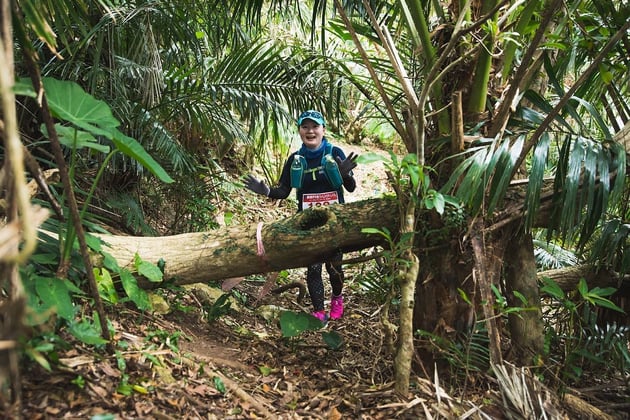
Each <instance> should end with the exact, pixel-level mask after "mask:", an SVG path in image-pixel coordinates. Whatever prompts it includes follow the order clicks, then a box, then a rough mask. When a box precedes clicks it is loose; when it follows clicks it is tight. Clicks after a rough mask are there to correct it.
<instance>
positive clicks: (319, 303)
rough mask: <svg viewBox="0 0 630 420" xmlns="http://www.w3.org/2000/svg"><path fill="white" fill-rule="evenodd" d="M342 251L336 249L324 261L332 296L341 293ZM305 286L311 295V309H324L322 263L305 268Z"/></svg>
mask: <svg viewBox="0 0 630 420" xmlns="http://www.w3.org/2000/svg"><path fill="white" fill-rule="evenodd" d="M342 258H343V253H342V252H341V251H340V250H338V251H337V252H335V254H334V255H333V256H332V258H331V259H330V260H328V261H327V262H326V271H327V272H328V277H329V278H330V286H331V288H332V292H333V295H334V296H339V295H341V291H342V290H343V281H344V276H343V269H342V268H341V260H342ZM306 286H307V287H308V293H309V295H310V296H311V302H312V303H313V309H314V310H315V311H323V310H324V282H323V281H322V264H321V263H318V264H312V265H309V266H308V269H307V270H306Z"/></svg>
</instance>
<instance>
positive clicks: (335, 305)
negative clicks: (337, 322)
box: [330, 295, 343, 319]
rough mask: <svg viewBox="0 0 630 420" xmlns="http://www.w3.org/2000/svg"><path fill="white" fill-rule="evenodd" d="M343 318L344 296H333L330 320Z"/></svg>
mask: <svg viewBox="0 0 630 420" xmlns="http://www.w3.org/2000/svg"><path fill="white" fill-rule="evenodd" d="M342 316H343V296H341V295H340V296H333V297H332V299H330V319H339V318H341V317H342Z"/></svg>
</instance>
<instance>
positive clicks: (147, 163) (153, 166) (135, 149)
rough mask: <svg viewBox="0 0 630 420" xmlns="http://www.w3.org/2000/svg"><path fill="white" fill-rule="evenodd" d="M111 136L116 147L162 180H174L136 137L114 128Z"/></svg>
mask: <svg viewBox="0 0 630 420" xmlns="http://www.w3.org/2000/svg"><path fill="white" fill-rule="evenodd" d="M108 138H111V139H112V141H113V142H114V144H115V145H116V148H118V150H120V151H121V152H123V153H124V154H125V155H126V156H129V157H131V158H134V159H135V160H137V161H138V162H139V163H140V164H141V165H142V166H144V167H145V168H146V169H148V170H149V171H150V172H151V173H152V174H153V175H155V176H156V177H157V178H158V179H159V180H160V181H162V182H165V183H171V182H173V178H171V177H170V176H169V175H168V174H167V173H166V171H165V170H164V168H162V166H161V165H160V164H159V163H157V162H156V161H155V159H153V158H152V157H151V155H149V154H148V153H147V151H146V150H145V149H144V147H142V145H141V144H140V143H138V141H137V140H136V139H133V138H131V137H129V136H126V135H124V134H123V133H121V132H120V131H118V130H115V129H112V130H111V131H110V132H109V137H108Z"/></svg>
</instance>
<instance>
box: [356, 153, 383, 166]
mask: <svg viewBox="0 0 630 420" xmlns="http://www.w3.org/2000/svg"><path fill="white" fill-rule="evenodd" d="M384 160H385V157H384V156H383V155H379V154H378V153H374V152H367V153H362V154H360V155H359V157H358V158H357V163H358V164H360V165H368V164H370V163H374V162H382V161H384Z"/></svg>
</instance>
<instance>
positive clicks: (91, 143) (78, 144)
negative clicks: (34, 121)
mask: <svg viewBox="0 0 630 420" xmlns="http://www.w3.org/2000/svg"><path fill="white" fill-rule="evenodd" d="M41 130H42V132H43V133H44V134H45V135H46V136H48V131H47V130H46V126H45V125H43V124H42V127H41ZM55 130H56V131H57V135H58V136H59V143H61V144H63V145H64V146H66V147H68V148H70V149H75V150H80V149H83V148H88V149H93V150H97V151H99V152H101V153H109V146H107V145H105V144H100V143H98V141H97V140H96V138H95V137H94V136H93V135H92V134H90V133H88V132H87V131H83V130H78V129H76V128H73V127H67V126H65V125H61V124H59V123H57V124H55Z"/></svg>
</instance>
